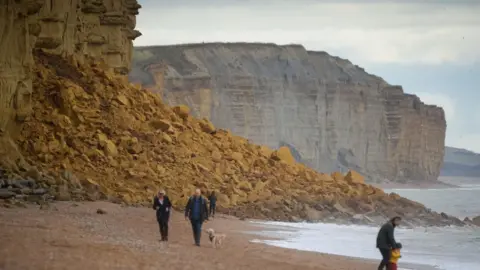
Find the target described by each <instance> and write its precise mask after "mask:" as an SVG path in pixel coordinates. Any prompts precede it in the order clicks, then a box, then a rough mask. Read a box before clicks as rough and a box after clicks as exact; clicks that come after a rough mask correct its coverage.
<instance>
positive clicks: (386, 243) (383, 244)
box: [377, 217, 402, 270]
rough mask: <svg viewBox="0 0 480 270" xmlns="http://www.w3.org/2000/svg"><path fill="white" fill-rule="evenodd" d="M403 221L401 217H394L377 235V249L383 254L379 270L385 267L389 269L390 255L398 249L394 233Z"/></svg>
mask: <svg viewBox="0 0 480 270" xmlns="http://www.w3.org/2000/svg"><path fill="white" fill-rule="evenodd" d="M401 220H402V219H401V218H400V217H394V218H392V219H391V220H389V221H388V222H387V223H385V224H384V225H383V226H382V227H381V228H380V231H379V232H378V235H377V248H378V249H379V250H380V253H381V254H382V261H381V262H380V264H379V265H378V270H383V269H384V268H385V267H387V270H389V269H388V267H389V261H390V254H391V251H392V249H393V248H397V242H396V241H395V236H394V231H395V227H397V226H398V225H399V224H400V221H401Z"/></svg>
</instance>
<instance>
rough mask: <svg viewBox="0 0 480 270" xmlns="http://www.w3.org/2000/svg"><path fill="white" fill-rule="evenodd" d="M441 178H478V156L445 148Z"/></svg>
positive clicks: (469, 152)
mask: <svg viewBox="0 0 480 270" xmlns="http://www.w3.org/2000/svg"><path fill="white" fill-rule="evenodd" d="M441 175H442V176H467V177H480V154H478V153H474V152H472V151H468V150H465V149H459V148H454V147H445V158H444V164H443V167H442V170H441Z"/></svg>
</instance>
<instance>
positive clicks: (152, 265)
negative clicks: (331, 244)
mask: <svg viewBox="0 0 480 270" xmlns="http://www.w3.org/2000/svg"><path fill="white" fill-rule="evenodd" d="M97 209H103V210H104V211H105V212H106V214H97V213H96V211H97ZM210 227H211V228H214V229H215V230H217V231H218V232H219V233H226V234H227V241H225V246H224V247H222V248H220V249H217V250H215V249H213V248H211V247H210V246H209V245H208V243H207V242H206V239H207V237H206V235H205V234H203V235H202V247H200V248H198V247H195V246H194V245H193V239H192V236H191V227H190V225H189V223H188V222H187V221H185V220H184V219H183V215H182V213H180V212H173V213H172V217H171V221H170V242H169V243H168V245H166V244H165V243H163V242H159V241H158V239H159V233H158V225H157V224H156V221H155V214H154V211H153V210H151V209H148V208H134V207H123V206H120V205H116V204H112V203H106V202H86V203H83V202H82V203H75V202H59V203H54V204H51V205H50V207H49V209H44V210H40V209H38V207H34V206H28V207H27V208H11V209H7V208H0V239H1V241H2V245H1V246H0V269H4V270H9V269H12V270H14V269H25V270H28V269H32V270H33V269H39V270H40V269H48V270H55V269H67V268H68V269H73V270H75V269H85V268H87V269H88V268H90V269H158V267H164V268H165V267H166V268H170V269H198V267H200V268H201V269H321V270H329V269H336V270H350V269H358V270H369V269H374V268H376V265H377V263H376V262H374V261H372V260H368V259H361V258H353V257H345V256H339V255H330V254H324V253H317V252H309V251H297V250H292V249H286V248H280V247H274V246H271V245H267V244H264V243H262V244H257V243H252V240H254V239H263V240H268V239H269V238H268V237H260V236H258V235H254V234H250V233H249V232H253V233H255V232H256V233H258V232H260V231H263V230H264V228H265V226H259V225H258V224H252V223H251V222H249V221H241V220H239V219H237V218H235V217H231V216H223V215H219V216H218V217H217V218H216V219H214V220H212V221H209V222H206V223H205V224H204V227H203V228H204V229H207V228H210ZM186 254H188V255H186ZM164 255H166V256H164ZM79 261H82V264H81V265H80V264H78V262H79Z"/></svg>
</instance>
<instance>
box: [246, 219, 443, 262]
mask: <svg viewBox="0 0 480 270" xmlns="http://www.w3.org/2000/svg"><path fill="white" fill-rule="evenodd" d="M250 222H252V223H253V224H255V225H256V226H258V227H259V228H260V229H261V230H257V231H253V232H248V233H250V234H252V235H257V236H258V237H259V238H258V239H254V240H252V241H253V242H255V243H261V244H265V245H269V246H272V247H280V248H285V249H291V250H295V251H299V252H314V253H319V254H325V255H327V256H342V257H346V258H352V259H356V260H362V261H365V262H368V263H370V264H373V265H378V262H379V260H378V259H372V258H367V257H359V256H348V255H342V254H335V253H328V252H322V251H308V250H303V249H296V248H292V247H285V246H282V245H277V244H278V242H277V243H275V241H280V242H281V241H284V240H285V241H288V240H289V237H287V236H285V237H283V238H282V237H275V236H273V235H268V234H269V233H270V232H274V233H275V232H281V233H289V234H295V233H297V232H301V231H304V230H311V228H301V229H300V228H298V227H293V226H292V227H291V226H289V225H284V224H276V222H273V223H270V222H268V221H267V222H266V221H258V220H256V221H250ZM262 223H263V224H262ZM332 225H339V226H355V225H354V224H352V225H344V224H332ZM358 226H368V225H358ZM368 227H372V228H377V227H375V226H368ZM375 269H376V267H375ZM398 269H399V270H442V268H436V267H434V266H431V265H426V264H418V263H410V262H401V263H400V264H399V268H398Z"/></svg>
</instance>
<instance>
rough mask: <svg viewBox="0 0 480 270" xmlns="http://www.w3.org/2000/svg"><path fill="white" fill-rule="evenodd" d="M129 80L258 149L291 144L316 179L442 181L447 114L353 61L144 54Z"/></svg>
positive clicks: (208, 50) (251, 51)
mask: <svg viewBox="0 0 480 270" xmlns="http://www.w3.org/2000/svg"><path fill="white" fill-rule="evenodd" d="M129 76H130V80H131V81H133V82H140V83H142V84H143V85H144V86H146V87H148V88H149V89H150V90H152V91H155V92H160V93H162V94H163V96H164V99H165V100H166V101H167V102H168V103H170V104H172V105H175V104H180V103H184V104H187V105H189V106H190V107H191V108H192V109H193V113H194V114H196V115H197V116H201V117H206V118H208V119H210V120H211V121H212V122H213V123H214V124H215V125H217V126H219V127H223V128H228V129H230V130H232V132H234V133H236V134H238V135H240V136H244V137H247V138H249V139H250V140H252V141H253V142H255V143H258V144H263V145H268V146H270V147H274V148H276V147H279V146H281V145H287V146H288V147H290V149H291V150H292V152H293V153H295V156H296V158H297V159H298V160H299V161H301V162H304V163H306V164H308V165H310V166H312V167H314V168H316V169H318V170H321V171H333V170H338V169H340V170H346V168H354V169H357V170H359V171H361V172H362V173H364V174H366V175H367V176H369V178H370V179H372V180H373V179H376V180H382V179H385V178H387V179H390V180H401V179H411V180H436V179H437V177H438V175H439V172H440V168H441V167H442V163H443V155H444V139H445V129H446V122H445V117H444V111H443V109H442V108H439V107H436V106H429V105H425V104H424V103H422V102H421V101H420V99H419V98H418V97H416V96H414V95H409V94H405V93H404V92H403V89H402V87H401V86H392V85H389V84H388V83H387V82H385V81H384V80H383V79H381V78H379V77H377V76H374V75H371V74H368V73H367V72H365V71H364V69H362V68H360V67H358V66H356V65H353V64H352V63H350V62H349V61H348V60H345V59H341V58H338V57H334V56H331V55H329V54H327V53H325V52H313V51H307V50H305V48H304V47H302V46H300V45H287V46H277V45H275V44H250V43H230V44H221V43H215V44H189V45H178V46H155V47H138V48H135V49H134V58H133V63H132V71H131V73H130V75H129Z"/></svg>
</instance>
